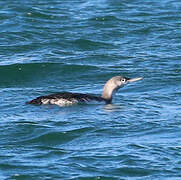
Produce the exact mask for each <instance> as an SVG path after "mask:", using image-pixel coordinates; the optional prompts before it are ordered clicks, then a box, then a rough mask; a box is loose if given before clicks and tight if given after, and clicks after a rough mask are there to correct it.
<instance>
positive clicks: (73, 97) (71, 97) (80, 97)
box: [26, 92, 106, 105]
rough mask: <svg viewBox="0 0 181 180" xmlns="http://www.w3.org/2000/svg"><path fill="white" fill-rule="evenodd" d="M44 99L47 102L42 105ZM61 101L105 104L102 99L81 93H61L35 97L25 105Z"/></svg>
mask: <svg viewBox="0 0 181 180" xmlns="http://www.w3.org/2000/svg"><path fill="white" fill-rule="evenodd" d="M45 99H46V100H47V103H43V102H45ZM61 99H65V100H66V103H65V104H72V102H75V101H76V102H89V101H92V100H95V101H99V102H101V101H103V102H106V100H105V99H104V98H102V97H98V96H93V95H89V94H82V93H71V92H61V93H55V94H50V95H47V96H40V97H37V98H36V99H33V100H31V101H28V102H26V103H27V104H37V105H41V104H52V103H51V100H54V101H53V102H56V100H57V101H58V100H61ZM76 102H75V103H76ZM55 104H56V103H55Z"/></svg>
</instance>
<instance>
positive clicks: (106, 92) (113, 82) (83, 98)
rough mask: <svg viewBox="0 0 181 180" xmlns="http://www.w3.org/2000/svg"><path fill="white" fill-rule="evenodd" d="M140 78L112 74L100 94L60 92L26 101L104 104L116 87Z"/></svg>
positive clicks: (107, 102) (110, 97) (39, 103)
mask: <svg viewBox="0 0 181 180" xmlns="http://www.w3.org/2000/svg"><path fill="white" fill-rule="evenodd" d="M141 79H142V78H141V77H139V78H132V79H130V78H127V77H123V76H114V77H112V78H111V79H109V80H108V81H107V82H106V84H105V85H104V89H103V93H102V96H94V95H90V94H83V93H72V92H60V93H55V94H50V95H46V96H40V97H37V98H36V99H33V100H31V101H28V102H26V103H27V104H37V105H41V104H55V105H59V106H66V105H73V104H77V103H82V102H89V101H92V100H94V101H99V102H105V103H106V104H111V102H112V99H113V94H115V93H116V92H117V90H118V89H120V88H121V87H123V86H124V85H126V84H128V83H131V82H135V81H139V80H141Z"/></svg>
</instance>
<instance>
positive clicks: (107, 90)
mask: <svg viewBox="0 0 181 180" xmlns="http://www.w3.org/2000/svg"><path fill="white" fill-rule="evenodd" d="M117 89H118V87H117V86H115V84H114V83H113V82H112V81H108V82H107V83H106V84H105V86H104V90H103V93H102V96H101V97H102V98H103V99H104V100H105V101H106V103H107V104H110V103H111V102H112V98H113V93H115V92H116V90H117Z"/></svg>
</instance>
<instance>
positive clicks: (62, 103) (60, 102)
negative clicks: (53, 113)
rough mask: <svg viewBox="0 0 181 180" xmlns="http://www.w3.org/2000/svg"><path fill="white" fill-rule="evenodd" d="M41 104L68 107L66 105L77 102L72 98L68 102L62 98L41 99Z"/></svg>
mask: <svg viewBox="0 0 181 180" xmlns="http://www.w3.org/2000/svg"><path fill="white" fill-rule="evenodd" d="M41 102H42V104H56V105H58V106H68V105H73V104H77V103H78V100H76V99H74V98H72V99H70V100H67V99H63V98H57V99H42V100H41Z"/></svg>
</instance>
